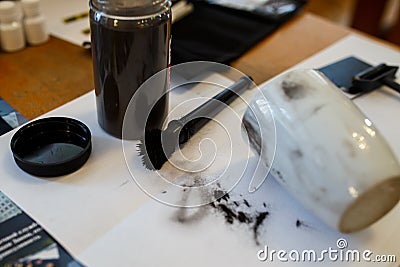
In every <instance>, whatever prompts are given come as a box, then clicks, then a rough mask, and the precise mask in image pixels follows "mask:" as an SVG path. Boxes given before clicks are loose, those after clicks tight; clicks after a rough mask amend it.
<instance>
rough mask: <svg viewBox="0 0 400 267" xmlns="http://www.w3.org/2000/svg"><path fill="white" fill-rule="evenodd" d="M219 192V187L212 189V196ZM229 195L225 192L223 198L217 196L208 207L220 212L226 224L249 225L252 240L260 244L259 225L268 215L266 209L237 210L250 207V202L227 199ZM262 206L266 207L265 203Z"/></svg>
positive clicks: (217, 194)
mask: <svg viewBox="0 0 400 267" xmlns="http://www.w3.org/2000/svg"><path fill="white" fill-rule="evenodd" d="M221 192H224V191H222V190H220V189H217V190H215V191H214V196H219V195H220V194H221ZM229 200H230V196H229V194H225V195H224V197H223V198H219V199H217V200H216V201H214V202H211V203H210V204H209V207H211V208H213V209H214V210H216V211H218V212H219V213H221V214H222V215H223V216H224V218H225V222H226V223H227V224H230V225H232V224H234V223H235V222H236V223H239V224H245V225H248V226H249V227H250V231H251V232H252V234H253V238H254V242H255V243H256V245H260V242H259V240H258V239H259V235H260V231H259V229H260V227H261V226H262V225H263V223H264V221H265V220H266V218H267V217H268V215H269V212H268V211H253V212H251V211H250V212H246V211H244V210H238V208H239V209H240V207H244V208H245V209H248V208H250V207H251V205H250V203H249V202H248V201H247V200H246V199H243V201H242V202H238V201H231V202H230V201H229ZM263 206H264V208H266V207H267V204H265V203H263Z"/></svg>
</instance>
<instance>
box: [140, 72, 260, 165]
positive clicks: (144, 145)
mask: <svg viewBox="0 0 400 267" xmlns="http://www.w3.org/2000/svg"><path fill="white" fill-rule="evenodd" d="M252 83H253V79H252V78H251V77H250V76H244V77H242V78H240V79H239V80H238V81H237V82H235V83H234V84H232V85H231V86H229V87H228V88H226V89H225V90H223V91H222V92H220V93H219V94H217V95H215V96H214V97H213V98H212V99H210V100H208V101H207V102H205V103H204V104H202V105H200V106H199V107H197V108H196V109H194V110H193V111H191V112H190V113H189V114H187V115H185V116H184V117H182V118H181V119H178V120H172V121H171V122H169V123H168V127H167V128H166V129H165V130H161V129H152V130H146V131H145V136H144V140H141V142H140V143H139V144H138V150H139V154H140V155H141V156H142V160H143V165H144V166H146V168H148V169H151V170H159V169H161V167H162V165H163V164H164V163H165V162H167V161H168V158H169V157H170V156H171V155H172V153H174V152H175V150H176V149H177V148H181V147H182V146H183V145H184V144H185V143H186V142H187V141H188V140H189V139H190V138H191V137H192V136H193V135H194V134H195V133H197V132H198V131H199V130H200V129H201V128H203V126H204V125H206V124H207V123H208V122H209V121H210V120H211V118H212V117H214V116H215V115H217V114H218V113H219V112H220V111H221V110H222V109H223V108H224V107H225V105H224V104H226V105H229V104H230V103H232V101H233V100H234V99H236V97H237V96H238V95H239V94H240V93H242V92H243V91H244V90H246V89H247V88H249V87H250V86H251V85H252ZM221 102H222V103H224V104H222V103H221Z"/></svg>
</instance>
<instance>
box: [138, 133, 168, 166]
mask: <svg viewBox="0 0 400 267" xmlns="http://www.w3.org/2000/svg"><path fill="white" fill-rule="evenodd" d="M163 134H168V133H166V132H163V131H162V130H159V129H153V130H148V131H146V132H145V137H144V141H143V140H141V141H140V143H139V144H138V145H137V148H138V150H139V155H140V156H141V157H142V162H143V165H144V166H145V167H146V168H147V169H150V170H159V169H161V167H162V166H163V165H164V163H165V162H167V161H168V158H169V157H170V156H171V155H172V153H173V152H174V151H175V142H174V138H172V136H171V137H170V136H168V135H167V137H165V136H164V140H166V141H164V142H162V135H163Z"/></svg>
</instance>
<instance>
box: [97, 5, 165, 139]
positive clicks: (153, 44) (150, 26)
mask: <svg viewBox="0 0 400 267" xmlns="http://www.w3.org/2000/svg"><path fill="white" fill-rule="evenodd" d="M89 5H90V29H91V42H92V58H93V73H94V85H95V94H96V105H97V117H98V122H99V124H100V126H101V127H102V128H103V129H104V130H105V131H106V132H108V133H109V134H111V135H113V136H115V137H118V138H122V125H123V121H124V116H125V113H126V109H127V107H128V104H129V102H130V100H131V98H132V97H133V95H134V94H135V92H136V91H137V90H138V88H139V87H140V86H141V85H142V84H143V83H144V82H145V81H146V80H147V79H149V78H150V77H151V76H153V74H155V73H157V72H159V71H161V70H164V69H166V68H168V66H169V61H170V59H169V54H170V53H169V49H170V36H171V3H170V1H166V0H159V1H152V0H140V1H138V0H125V1H123V0H110V1H107V0H91V1H90V3H89ZM163 73H165V79H161V82H160V83H159V84H158V86H155V87H153V88H152V89H151V90H147V91H146V93H145V94H144V95H143V99H142V100H141V101H140V105H139V106H138V108H136V109H135V112H137V113H140V114H139V115H138V116H137V115H136V114H130V116H132V117H133V118H136V117H143V115H142V114H149V117H148V118H147V116H146V121H143V119H137V121H134V122H130V123H132V124H133V125H134V127H133V129H135V130H134V131H135V132H134V133H131V134H130V137H131V138H130V139H140V138H141V134H142V133H143V129H144V127H145V126H146V127H150V128H161V127H162V123H163V122H164V119H165V118H166V116H167V112H168V95H167V94H166V92H167V91H168V85H169V81H168V79H169V77H168V72H163ZM155 103H157V105H155ZM153 106H154V108H153ZM150 111H151V112H150ZM146 122H147V124H146Z"/></svg>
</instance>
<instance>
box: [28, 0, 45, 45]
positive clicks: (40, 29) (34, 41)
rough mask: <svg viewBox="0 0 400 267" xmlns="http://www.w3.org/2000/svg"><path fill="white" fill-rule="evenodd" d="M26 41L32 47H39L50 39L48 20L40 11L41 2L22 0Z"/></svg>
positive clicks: (37, 0)
mask: <svg viewBox="0 0 400 267" xmlns="http://www.w3.org/2000/svg"><path fill="white" fill-rule="evenodd" d="M21 5H22V9H23V11H24V16H25V17H24V28H25V35H26V40H27V41H28V43H29V44H30V45H39V44H43V43H45V42H46V41H47V40H48V39H49V33H48V31H47V27H46V19H45V17H44V16H43V14H42V12H41V10H40V2H39V0H22V1H21Z"/></svg>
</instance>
